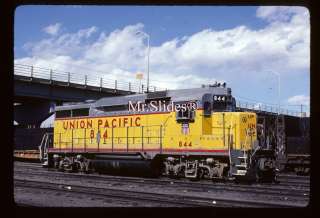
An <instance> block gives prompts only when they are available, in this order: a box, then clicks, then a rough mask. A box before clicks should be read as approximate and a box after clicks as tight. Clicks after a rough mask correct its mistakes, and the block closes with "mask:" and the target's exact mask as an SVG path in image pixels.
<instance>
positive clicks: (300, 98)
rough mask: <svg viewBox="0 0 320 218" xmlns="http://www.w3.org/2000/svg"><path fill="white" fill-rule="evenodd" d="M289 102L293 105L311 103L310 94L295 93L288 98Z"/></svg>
mask: <svg viewBox="0 0 320 218" xmlns="http://www.w3.org/2000/svg"><path fill="white" fill-rule="evenodd" d="M288 103H289V104H293V105H301V104H302V105H310V96H305V95H295V96H292V97H290V98H289V99H288Z"/></svg>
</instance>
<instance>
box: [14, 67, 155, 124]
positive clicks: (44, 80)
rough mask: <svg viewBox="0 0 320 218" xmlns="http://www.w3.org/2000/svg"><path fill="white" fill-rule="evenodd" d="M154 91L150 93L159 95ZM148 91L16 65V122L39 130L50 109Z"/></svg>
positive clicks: (72, 74)
mask: <svg viewBox="0 0 320 218" xmlns="http://www.w3.org/2000/svg"><path fill="white" fill-rule="evenodd" d="M157 90H159V89H157V88H156V87H153V86H152V87H150V91H157ZM145 91H146V87H145V86H144V85H143V84H142V85H141V86H139V85H137V84H134V83H130V82H122V81H118V80H110V79H105V78H102V77H98V76H91V75H84V74H75V73H70V72H62V71H58V70H51V69H47V68H40V67H34V66H28V65H21V64H15V65H14V102H15V106H14V119H15V121H17V122H18V123H19V124H20V125H22V126H28V125H32V126H35V127H38V126H39V125H40V124H41V122H42V121H43V120H44V119H46V118H47V117H48V116H50V109H51V110H52V109H53V108H54V106H55V105H61V104H62V103H63V102H81V101H86V100H95V99H99V98H102V97H108V96H121V95H128V94H133V93H138V92H145Z"/></svg>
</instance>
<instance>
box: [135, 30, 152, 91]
mask: <svg viewBox="0 0 320 218" xmlns="http://www.w3.org/2000/svg"><path fill="white" fill-rule="evenodd" d="M136 34H137V35H138V34H142V35H144V36H145V37H146V38H147V42H148V50H147V93H148V92H149V57H150V36H149V35H148V34H147V33H145V32H142V31H138V32H136Z"/></svg>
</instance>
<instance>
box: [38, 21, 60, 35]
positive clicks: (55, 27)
mask: <svg viewBox="0 0 320 218" xmlns="http://www.w3.org/2000/svg"><path fill="white" fill-rule="evenodd" d="M60 27H61V24H60V23H56V24H52V25H49V26H47V27H44V28H43V29H42V31H44V32H45V33H47V34H49V35H57V34H58V32H59V30H60Z"/></svg>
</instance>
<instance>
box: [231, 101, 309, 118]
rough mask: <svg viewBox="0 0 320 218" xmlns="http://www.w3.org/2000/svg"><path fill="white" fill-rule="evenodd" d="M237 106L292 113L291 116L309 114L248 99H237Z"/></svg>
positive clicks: (262, 110)
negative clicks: (248, 100)
mask: <svg viewBox="0 0 320 218" xmlns="http://www.w3.org/2000/svg"><path fill="white" fill-rule="evenodd" d="M236 107H237V108H238V109H246V110H250V111H255V112H268V113H274V114H278V112H279V114H281V115H290V116H297V117H305V116H307V114H306V112H301V111H296V110H289V109H284V108H281V107H280V108H279V107H278V106H271V105H267V104H261V103H259V104H257V103H252V102H247V101H239V100H236Z"/></svg>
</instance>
